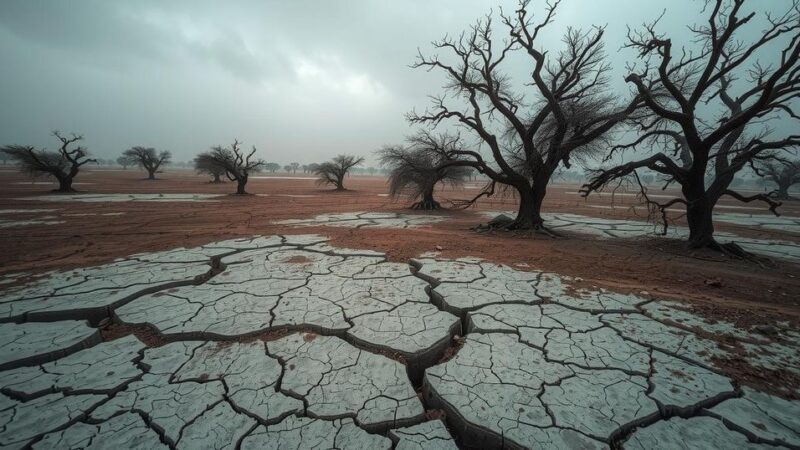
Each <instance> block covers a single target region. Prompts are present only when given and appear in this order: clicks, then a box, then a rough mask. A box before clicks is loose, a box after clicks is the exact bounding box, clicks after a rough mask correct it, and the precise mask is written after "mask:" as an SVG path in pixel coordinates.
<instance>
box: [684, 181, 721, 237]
mask: <svg viewBox="0 0 800 450" xmlns="http://www.w3.org/2000/svg"><path fill="white" fill-rule="evenodd" d="M683 195H684V197H685V198H686V202H687V203H688V205H687V206H686V221H687V222H688V224H689V247H691V248H702V247H712V246H714V245H716V241H714V216H713V213H714V204H715V203H716V202H715V201H712V200H711V199H710V198H709V197H708V195H707V194H706V193H705V191H704V189H703V187H702V185H701V186H700V187H690V188H689V189H684V192H683Z"/></svg>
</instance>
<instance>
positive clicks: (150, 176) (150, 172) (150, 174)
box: [147, 169, 156, 180]
mask: <svg viewBox="0 0 800 450" xmlns="http://www.w3.org/2000/svg"><path fill="white" fill-rule="evenodd" d="M147 174H148V176H147V179H148V180H155V179H156V171H155V169H153V170H149V169H148V170H147Z"/></svg>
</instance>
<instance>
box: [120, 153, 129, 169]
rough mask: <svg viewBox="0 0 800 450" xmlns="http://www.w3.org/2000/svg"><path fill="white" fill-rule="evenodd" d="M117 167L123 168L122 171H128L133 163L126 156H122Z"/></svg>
mask: <svg viewBox="0 0 800 450" xmlns="http://www.w3.org/2000/svg"><path fill="white" fill-rule="evenodd" d="M117 165H119V166H122V170H126V169H127V168H128V166H130V165H131V161H130V160H129V159H128V158H126V157H124V156H120V157H119V158H117Z"/></svg>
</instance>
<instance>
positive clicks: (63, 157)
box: [0, 131, 97, 192]
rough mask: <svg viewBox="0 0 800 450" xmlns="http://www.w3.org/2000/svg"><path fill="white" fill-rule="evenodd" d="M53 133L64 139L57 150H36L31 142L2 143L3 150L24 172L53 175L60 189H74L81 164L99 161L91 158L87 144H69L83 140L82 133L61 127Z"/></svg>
mask: <svg viewBox="0 0 800 450" xmlns="http://www.w3.org/2000/svg"><path fill="white" fill-rule="evenodd" d="M53 136H55V137H56V139H58V140H59V141H60V142H61V146H60V147H59V149H58V151H56V152H49V151H46V150H36V149H35V148H34V147H32V146H28V145H6V146H3V147H0V152H2V153H4V154H5V155H8V156H9V157H11V158H12V159H13V160H15V161H16V162H17V164H18V165H19V167H20V169H21V170H22V171H23V172H26V173H28V174H30V175H31V176H34V177H35V176H43V175H44V176H52V177H53V178H55V179H56V180H58V189H57V190H56V191H57V192H75V190H74V189H73V188H72V181H73V180H74V179H75V176H76V175H78V172H80V168H81V167H82V166H84V165H85V164H87V163H90V162H94V163H96V162H97V161H96V160H94V159H90V158H88V153H87V151H86V148H85V147H82V146H77V147H74V148H72V149H70V146H71V145H73V144H75V143H76V142H78V141H81V140H83V136H80V135H76V134H72V135H71V136H69V137H67V136H63V135H62V134H61V133H59V132H58V131H53Z"/></svg>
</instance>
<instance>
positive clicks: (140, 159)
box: [122, 146, 172, 180]
mask: <svg viewBox="0 0 800 450" xmlns="http://www.w3.org/2000/svg"><path fill="white" fill-rule="evenodd" d="M122 157H123V158H126V159H127V160H128V161H130V163H131V164H138V165H139V167H141V168H143V169H144V170H146V171H147V179H148V180H155V179H156V173H157V172H158V171H159V169H160V168H161V166H162V165H164V164H169V163H170V159H171V158H172V153H170V152H169V151H167V150H163V151H161V152H156V149H154V148H152V147H140V146H136V147H131V148H129V149H127V150H125V151H124V152H122Z"/></svg>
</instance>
